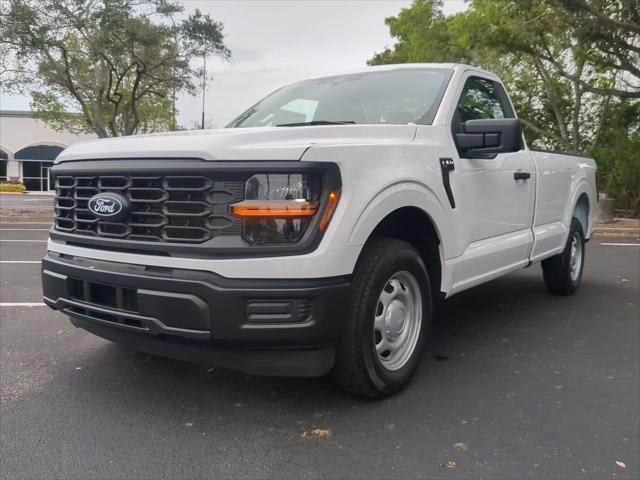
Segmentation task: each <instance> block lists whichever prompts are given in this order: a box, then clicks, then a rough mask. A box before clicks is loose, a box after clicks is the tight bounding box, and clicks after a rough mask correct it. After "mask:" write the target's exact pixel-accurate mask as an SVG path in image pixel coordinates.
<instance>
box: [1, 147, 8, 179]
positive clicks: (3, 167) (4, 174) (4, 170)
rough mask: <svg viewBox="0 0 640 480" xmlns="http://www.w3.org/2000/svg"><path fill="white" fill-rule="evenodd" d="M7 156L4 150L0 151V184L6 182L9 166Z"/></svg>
mask: <svg viewBox="0 0 640 480" xmlns="http://www.w3.org/2000/svg"><path fill="white" fill-rule="evenodd" d="M8 158H9V155H7V152H5V151H4V150H0V182H4V181H6V180H7V166H8V164H9V160H8Z"/></svg>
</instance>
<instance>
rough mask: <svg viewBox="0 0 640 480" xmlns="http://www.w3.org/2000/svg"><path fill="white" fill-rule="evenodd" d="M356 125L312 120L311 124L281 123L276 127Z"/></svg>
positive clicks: (349, 121) (351, 122) (345, 121)
mask: <svg viewBox="0 0 640 480" xmlns="http://www.w3.org/2000/svg"><path fill="white" fill-rule="evenodd" d="M353 123H356V122H354V121H353V120H339V121H333V120H313V121H311V122H297V123H281V124H279V125H276V127H306V126H308V125H348V124H353Z"/></svg>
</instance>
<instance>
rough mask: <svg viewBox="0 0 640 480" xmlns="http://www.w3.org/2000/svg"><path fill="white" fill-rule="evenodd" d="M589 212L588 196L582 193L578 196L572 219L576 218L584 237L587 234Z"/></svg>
mask: <svg viewBox="0 0 640 480" xmlns="http://www.w3.org/2000/svg"><path fill="white" fill-rule="evenodd" d="M589 211H590V205H589V196H588V195H587V194H586V192H582V193H581V194H580V195H579V196H578V199H577V200H576V203H575V206H574V207H573V214H572V217H575V218H577V219H578V221H579V222H580V225H581V226H582V232H583V234H584V235H585V237H586V236H587V235H588V232H589Z"/></svg>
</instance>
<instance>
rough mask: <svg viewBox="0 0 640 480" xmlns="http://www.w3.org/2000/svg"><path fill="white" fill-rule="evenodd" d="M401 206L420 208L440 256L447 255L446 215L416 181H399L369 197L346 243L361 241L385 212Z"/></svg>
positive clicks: (448, 233) (363, 240)
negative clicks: (434, 235) (428, 221)
mask: <svg viewBox="0 0 640 480" xmlns="http://www.w3.org/2000/svg"><path fill="white" fill-rule="evenodd" d="M403 207H415V208H419V209H420V210H422V211H423V212H424V213H425V214H426V215H427V216H428V217H429V218H430V219H431V221H432V223H433V225H434V227H435V229H436V232H437V234H438V238H439V239H440V248H441V258H443V259H444V258H448V257H449V256H450V255H451V252H449V251H448V249H447V247H448V246H450V245H451V244H452V242H449V241H448V240H449V237H450V235H451V232H450V230H451V228H450V224H449V223H450V222H449V218H448V217H447V215H446V214H445V210H444V207H443V205H442V203H441V202H440V200H439V199H438V197H437V196H436V194H435V193H434V192H433V191H432V190H430V189H429V188H428V187H426V186H425V185H423V184H421V183H418V182H411V181H402V182H398V183H394V184H391V185H389V186H387V187H386V188H385V189H384V190H382V191H380V192H379V193H378V194H377V195H376V196H375V197H374V198H372V199H371V200H370V201H369V202H368V204H367V206H366V207H365V209H364V210H363V211H362V212H361V213H360V215H359V216H358V218H357V219H356V221H355V223H354V226H353V228H352V230H351V233H350V235H349V244H351V245H362V244H364V243H365V242H366V241H367V239H368V238H369V236H370V235H371V233H372V232H373V230H374V229H375V228H376V227H377V226H378V225H379V224H380V222H382V220H384V219H385V217H387V216H388V215H389V214H391V213H393V212H394V211H396V210H398V209H400V208H403Z"/></svg>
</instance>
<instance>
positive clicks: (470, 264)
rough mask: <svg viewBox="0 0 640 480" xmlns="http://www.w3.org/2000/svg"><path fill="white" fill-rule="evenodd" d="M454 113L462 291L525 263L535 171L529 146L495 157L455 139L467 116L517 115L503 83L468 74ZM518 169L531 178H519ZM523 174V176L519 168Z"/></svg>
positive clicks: (456, 285) (456, 286) (457, 284)
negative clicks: (475, 153) (467, 149)
mask: <svg viewBox="0 0 640 480" xmlns="http://www.w3.org/2000/svg"><path fill="white" fill-rule="evenodd" d="M457 98H458V102H457V105H456V108H455V110H454V111H453V112H452V114H451V131H452V132H451V133H452V141H453V143H454V145H455V149H454V152H455V153H454V164H455V170H454V172H452V173H453V175H452V182H453V183H454V189H455V192H456V203H457V204H458V206H459V208H457V209H456V210H457V217H458V218H457V219H456V220H457V221H456V229H457V231H458V235H457V238H459V239H460V241H461V242H463V245H461V247H462V251H463V253H462V255H461V256H460V257H459V259H458V261H457V265H456V267H455V273H454V279H453V290H454V291H459V290H463V289H465V288H469V287H471V286H473V285H476V284H479V283H482V282H484V281H487V280H489V279H491V278H494V277H497V276H500V275H502V274H504V273H506V272H508V271H511V270H516V269H518V268H521V267H523V266H524V265H526V264H527V262H528V255H529V253H530V250H531V246H532V244H533V235H532V232H531V224H532V220H533V207H534V200H535V199H534V194H535V185H534V182H535V172H534V165H533V161H532V159H531V155H530V154H529V151H528V149H526V148H525V149H523V150H520V151H518V152H512V153H500V154H498V155H496V156H495V158H465V154H464V152H463V151H462V150H461V149H460V148H459V145H458V144H457V142H456V135H455V134H456V133H458V132H462V131H463V128H464V127H463V125H464V122H466V121H467V120H474V119H499V118H515V113H514V111H513V107H512V106H511V103H510V102H509V100H508V97H507V95H506V93H505V91H504V88H503V87H502V85H501V84H500V83H499V82H498V81H496V80H494V79H492V78H485V77H482V76H479V75H478V74H477V73H473V74H467V76H466V77H463V79H462V82H461V84H460V87H459V91H458V97H457ZM516 172H526V173H529V174H530V178H528V179H526V180H522V179H520V180H517V179H516V177H514V174H515V173H516ZM518 176H521V175H520V174H519V175H518Z"/></svg>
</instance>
